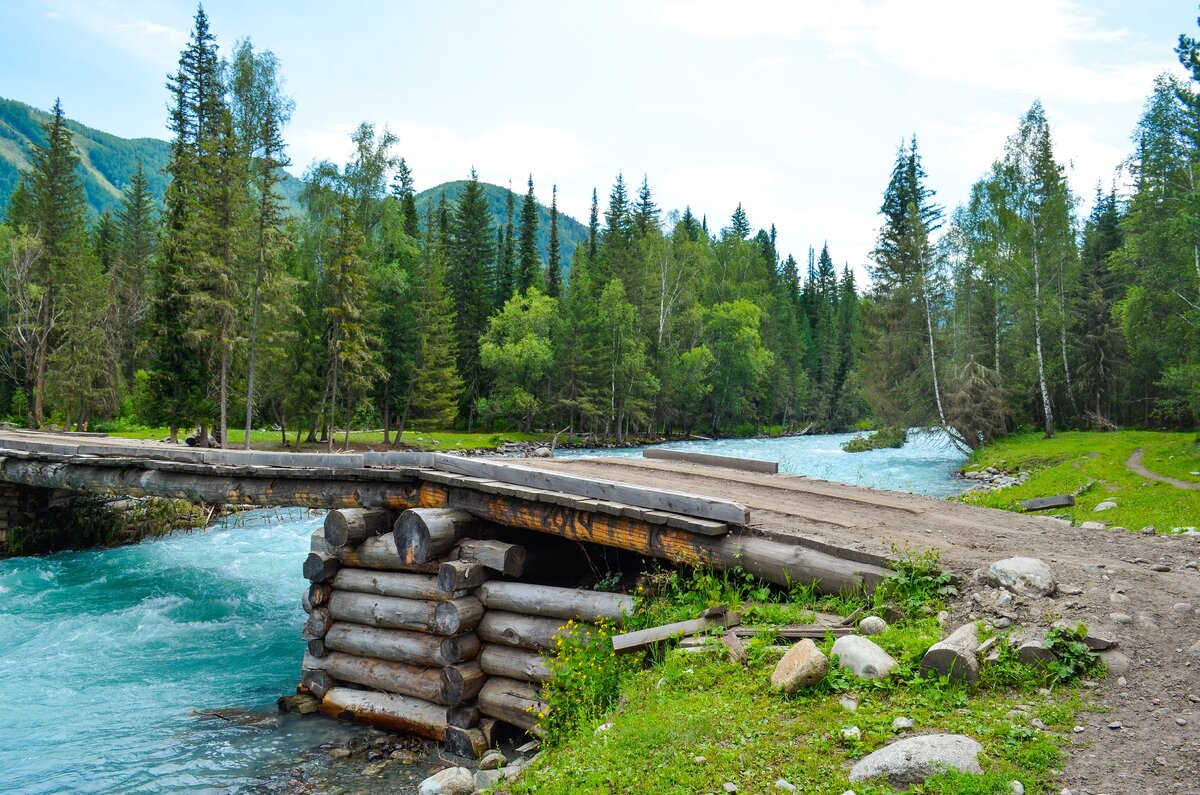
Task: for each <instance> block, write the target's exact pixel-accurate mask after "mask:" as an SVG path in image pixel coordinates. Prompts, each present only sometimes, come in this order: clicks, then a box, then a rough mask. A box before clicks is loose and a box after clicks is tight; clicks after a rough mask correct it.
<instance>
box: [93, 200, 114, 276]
mask: <svg viewBox="0 0 1200 795" xmlns="http://www.w3.org/2000/svg"><path fill="white" fill-rule="evenodd" d="M117 235H118V232H117V222H116V221H115V220H113V215H112V211H111V210H107V209H106V210H105V211H104V212H103V213H101V215H100V218H99V219H98V220H97V221H96V224H95V225H94V226H93V227H92V233H91V238H92V255H93V256H95V258H96V262H98V263H99V264H100V270H102V271H104V272H105V273H108V271H109V269H110V268H111V267H112V264H113V261H114V260H116V258H117Z"/></svg>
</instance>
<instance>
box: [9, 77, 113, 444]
mask: <svg viewBox="0 0 1200 795" xmlns="http://www.w3.org/2000/svg"><path fill="white" fill-rule="evenodd" d="M42 129H43V131H44V133H45V137H46V143H45V144H44V145H38V144H35V145H34V147H33V150H32V151H31V152H30V165H31V167H30V171H29V173H28V182H29V209H28V213H29V222H28V223H29V226H30V231H31V232H32V233H34V234H35V235H36V236H37V238H38V240H39V241H40V243H41V248H42V254H41V256H40V257H38V258H37V260H36V261H35V263H34V266H33V268H31V271H30V273H29V282H30V285H29V286H30V287H31V288H33V289H35V290H36V291H38V308H37V314H36V325H35V330H34V333H33V336H34V338H35V339H36V345H35V346H34V348H33V351H32V359H31V360H30V361H29V367H28V369H27V373H26V378H25V384H24V386H25V389H26V391H27V393H28V394H30V395H31V396H32V401H31V404H30V415H29V418H28V419H29V424H30V427H34V428H40V427H41V426H42V425H43V423H44V422H45V420H46V373H47V369H48V367H49V360H50V354H51V353H52V351H53V349H54V346H55V345H57V344H60V343H61V337H62V334H61V333H60V331H59V330H56V329H55V326H56V325H57V324H58V323H59V322H60V321H61V320H62V319H63V315H64V313H65V311H66V310H65V309H64V308H63V306H60V299H61V297H62V296H60V293H61V292H62V291H63V290H64V289H66V287H65V285H66V284H68V283H69V282H72V281H77V280H76V279H75V276H76V275H77V274H78V273H79V272H80V271H81V270H85V271H86V270H87V269H89V268H90V267H92V266H93V265H94V263H95V259H94V257H93V256H92V255H91V251H90V250H89V247H88V244H87V229H86V227H85V225H84V220H83V210H84V193H83V184H82V182H81V180H80V177H79V156H78V155H77V154H76V153H75V147H74V143H73V142H72V139H71V131H70V130H69V129H67V120H66V117H65V116H64V115H63V111H62V103H61V102H59V101H58V100H55V102H54V110H53V113H52V114H51V117H50V120H49V121H48V122H46V124H45V125H43V128H42ZM79 281H82V280H79ZM76 330H81V326H76ZM91 355H92V356H96V355H102V352H98V351H93V352H92V353H91Z"/></svg>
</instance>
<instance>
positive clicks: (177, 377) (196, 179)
mask: <svg viewBox="0 0 1200 795" xmlns="http://www.w3.org/2000/svg"><path fill="white" fill-rule="evenodd" d="M219 69H220V61H219V59H218V57H217V48H216V41H215V39H214V37H213V35H212V33H211V32H210V31H209V26H208V17H207V16H206V15H205V13H204V9H203V7H200V8H197V10H196V17H195V26H194V27H193V29H192V35H191V38H190V40H189V41H188V44H187V46H186V47H185V48H184V50H183V52H182V53H181V54H180V56H179V69H178V71H177V72H176V73H175V74H174V75H173V76H171V77H170V78H169V79H168V82H167V87H168V89H170V91H171V95H172V97H173V99H174V105H173V107H172V109H171V115H170V129H171V132H172V133H173V134H174V136H175V137H174V138H173V139H172V141H171V154H170V160H169V162H168V164H167V169H166V170H167V173H168V174H170V176H171V181H170V183H168V185H167V192H166V197H165V200H164V205H165V208H164V215H163V239H162V253H161V256H160V257H159V258H158V259H157V265H158V268H157V272H156V273H155V274H154V280H153V283H154V303H153V310H152V314H151V324H152V329H153V335H152V342H151V349H152V357H151V364H150V382H149V383H150V391H151V394H152V401H151V405H152V406H153V407H154V410H155V412H156V416H155V417H153V418H150V419H153V420H157V421H160V422H162V423H164V424H166V425H167V426H169V428H170V438H171V440H172V441H175V439H176V438H177V434H178V429H179V427H180V426H182V425H188V424H191V423H192V422H194V421H196V420H198V419H203V418H204V415H205V414H207V413H208V411H207V409H206V407H205V406H204V405H203V378H204V369H203V364H202V362H201V356H200V350H199V347H198V344H197V341H196V340H195V339H194V336H193V335H192V334H190V333H189V332H190V331H191V330H192V329H191V328H190V324H189V322H188V320H189V318H188V317H187V315H188V314H189V312H190V310H191V307H192V304H193V302H192V298H193V296H192V295H191V294H190V291H189V286H190V285H192V284H194V281H193V280H192V277H193V276H194V275H195V274H196V265H197V263H198V262H199V260H201V259H202V258H207V257H210V256H212V254H211V252H210V251H208V249H207V242H208V240H207V235H206V234H205V232H206V231H211V230H204V229H202V228H201V227H202V226H204V223H205V221H206V220H207V221H211V218H205V217H204V215H205V213H204V210H205V208H204V205H203V204H202V200H201V194H202V192H203V190H204V188H205V187H208V188H211V187H212V186H213V181H212V177H213V174H212V171H213V168H212V161H213V159H214V157H215V155H216V152H217V148H218V140H219V138H220V134H221V131H222V130H221V124H220V123H221V119H222V116H223V115H227V114H223V112H222V111H223V110H224V104H223V96H224V89H223V87H222V85H221V82H220V75H219ZM202 441H204V442H207V439H204V440H202Z"/></svg>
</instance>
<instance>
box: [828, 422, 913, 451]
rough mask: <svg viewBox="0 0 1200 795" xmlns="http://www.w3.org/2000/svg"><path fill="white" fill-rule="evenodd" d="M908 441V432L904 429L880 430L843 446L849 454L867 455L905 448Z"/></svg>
mask: <svg viewBox="0 0 1200 795" xmlns="http://www.w3.org/2000/svg"><path fill="white" fill-rule="evenodd" d="M906 441H908V431H906V430H905V429H904V428H890V427H889V428H880V429H879V430H877V431H875V432H874V433H872V434H870V435H868V436H855V437H854V438H853V439H851V440H850V441H848V442H846V443H845V444H844V445H842V449H843V450H845V451H846V452H847V453H865V452H866V451H868V450H882V449H884V448H887V447H903V446H904V443H905V442H906Z"/></svg>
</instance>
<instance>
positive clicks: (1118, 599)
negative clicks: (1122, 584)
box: [1108, 593, 1129, 605]
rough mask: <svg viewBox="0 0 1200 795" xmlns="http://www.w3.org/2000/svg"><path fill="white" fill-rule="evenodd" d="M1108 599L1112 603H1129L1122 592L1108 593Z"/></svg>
mask: <svg viewBox="0 0 1200 795" xmlns="http://www.w3.org/2000/svg"><path fill="white" fill-rule="evenodd" d="M1108 601H1110V602H1112V603H1113V604H1114V605H1125V604H1129V597H1128V596H1126V595H1125V594H1123V593H1112V594H1109V595H1108Z"/></svg>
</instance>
